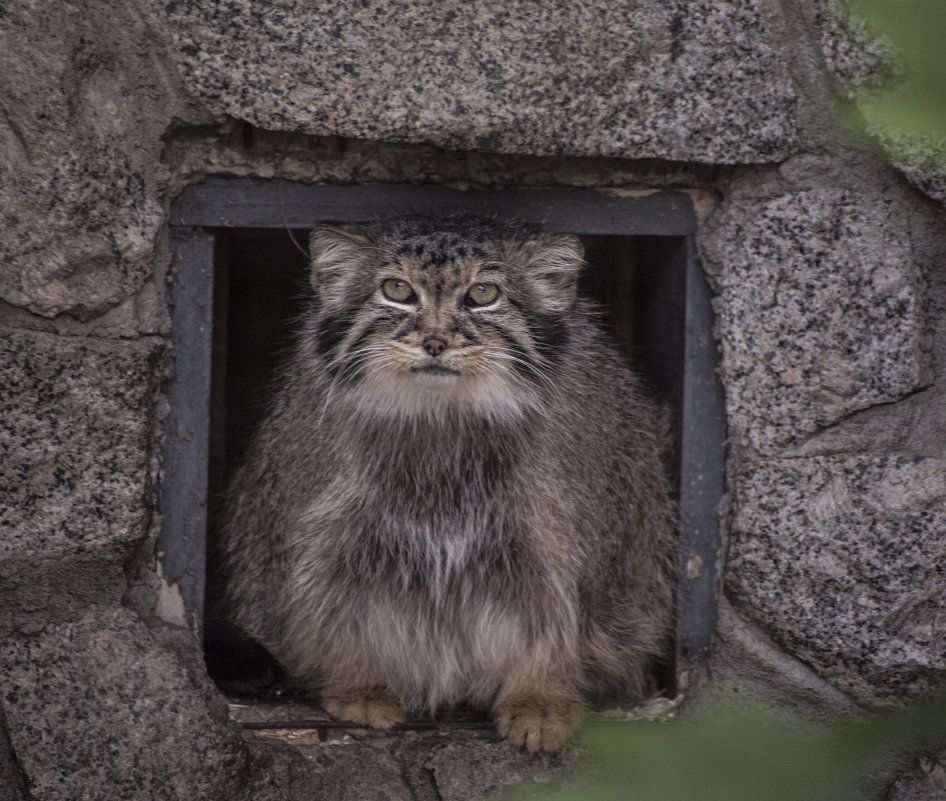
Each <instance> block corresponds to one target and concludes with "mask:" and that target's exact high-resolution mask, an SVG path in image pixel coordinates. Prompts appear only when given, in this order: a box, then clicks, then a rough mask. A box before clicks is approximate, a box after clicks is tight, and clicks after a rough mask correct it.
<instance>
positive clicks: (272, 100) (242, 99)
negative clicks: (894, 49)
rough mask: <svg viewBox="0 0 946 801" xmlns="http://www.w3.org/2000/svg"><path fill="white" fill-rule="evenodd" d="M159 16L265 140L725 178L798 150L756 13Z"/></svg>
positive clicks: (669, 8) (489, 8) (446, 10)
mask: <svg viewBox="0 0 946 801" xmlns="http://www.w3.org/2000/svg"><path fill="white" fill-rule="evenodd" d="M164 5H165V8H166V10H167V13H168V15H169V18H170V25H171V26H172V27H173V30H174V34H175V41H176V44H177V52H178V58H179V62H180V65H181V74H182V76H183V79H184V81H185V83H186V84H187V86H188V87H189V88H190V89H191V90H192V91H194V92H196V93H197V94H198V95H199V96H200V97H201V98H203V99H204V100H205V102H206V103H207V105H208V106H209V107H210V108H211V109H213V110H214V111H215V112H217V113H221V114H229V115H231V116H233V117H237V118H239V119H243V120H247V121H248V122H250V123H252V124H253V125H256V126H259V127H261V128H269V129H276V130H294V131H300V132H304V133H309V134H317V135H323V134H335V135H342V136H348V137H353V138H362V139H383V140H387V141H395V142H430V143H432V144H435V145H438V146H441V147H447V148H454V149H472V150H490V151H494V152H506V153H533V154H549V155H558V154H570V155H605V156H615V155H616V156H624V157H631V158H645V157H655V158H663V159H670V160H677V161H683V160H692V161H703V162H714V161H715V162H724V163H738V162H760V161H775V160H778V159H780V158H784V157H785V156H786V155H787V154H788V153H790V152H792V151H793V150H795V149H796V146H797V143H796V120H795V106H796V99H797V97H796V95H797V92H796V88H795V87H794V85H793V83H792V79H791V75H790V70H789V68H788V65H787V64H786V62H785V61H784V59H783V57H782V54H781V52H780V51H779V49H778V46H777V44H776V41H777V39H778V37H779V36H780V35H781V33H782V31H781V28H780V25H781V13H780V11H779V9H778V8H777V7H776V4H775V3H772V2H767V0H723V1H722V2H720V0H697V1H696V2H688V1H686V0H672V2H660V3H653V2H641V0H637V1H636V2H626V3H599V2H578V3H575V2H571V0H555V1H554V2H545V3H541V4H536V3H533V2H528V0H513V2H510V1H509V0H490V2H485V3H476V4H463V3H460V4H452V3H448V4H444V3H437V2H430V1H429V0H422V2H395V3H391V2H387V1H386V0H372V1H371V2H367V3H363V4H359V5H358V6H352V5H351V4H344V3H343V4H339V3H333V2H327V1H326V0H321V1H320V2H315V3H311V2H310V3H300V2H297V1H296V0H284V1H283V2H280V3H277V4H273V3H270V2H261V0H237V1H236V2H234V0H205V2H201V3H185V2H178V0H166V1H165V3H164ZM470 42H476V45H475V46H474V47H470ZM382 86H383V90H382V89H381V87H382Z"/></svg>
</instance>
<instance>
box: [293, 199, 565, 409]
mask: <svg viewBox="0 0 946 801" xmlns="http://www.w3.org/2000/svg"><path fill="white" fill-rule="evenodd" d="M311 242H312V252H313V269H312V285H313V288H314V289H315V292H316V296H317V298H318V343H319V350H320V351H321V353H322V355H323V356H324V357H325V359H326V361H327V364H328V365H329V370H330V372H331V373H332V375H333V380H335V381H336V383H337V384H338V385H339V386H340V387H342V388H344V389H345V390H346V391H348V394H349V396H356V397H357V398H358V399H360V400H363V402H364V404H365V405H366V406H367V407H369V408H371V409H372V410H373V411H375V412H379V413H392V414H399V415H410V414H416V413H418V412H425V411H434V412H437V411H441V410H443V409H446V408H449V407H454V408H461V409H462V408H468V409H476V410H478V411H480V412H484V413H487V414H490V415H501V416H508V415H510V414H520V413H521V411H522V409H524V408H526V407H527V406H529V405H530V404H532V403H534V402H535V400H536V399H537V398H538V397H539V395H540V394H541V392H542V391H543V384H546V383H548V382H550V381H551V380H552V377H553V373H554V368H555V363H556V360H557V358H558V355H559V353H560V351H561V350H562V348H563V346H564V344H565V343H564V341H563V340H564V339H565V338H567V336H568V334H567V326H566V325H565V317H564V316H565V315H566V314H568V312H569V311H570V310H571V309H572V307H573V305H574V302H575V284H576V279H577V273H578V270H579V269H580V267H581V266H582V252H581V245H580V243H578V241H577V239H575V238H574V237H567V236H549V235H541V234H536V233H535V232H533V231H529V230H524V229H521V228H519V227H516V226H513V225H509V224H500V223H496V222H493V221H489V220H485V219H483V218H479V217H470V216H454V217H448V218H441V219H430V218H419V217H416V218H403V219H398V220H392V221H390V222H387V223H379V224H375V225H371V226H364V227H360V228H345V229H338V228H318V229H316V230H315V231H314V232H313V235H312V240H311Z"/></svg>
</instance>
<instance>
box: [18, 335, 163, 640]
mask: <svg viewBox="0 0 946 801" xmlns="http://www.w3.org/2000/svg"><path fill="white" fill-rule="evenodd" d="M162 347H163V345H162V343H161V342H160V341H156V340H143V341H135V342H123V343H117V342H105V341H97V340H93V339H85V338H79V337H56V336H52V335H49V334H39V333H29V332H22V331H20V332H17V331H10V330H0V387H2V388H3V389H2V390H0V419H2V420H3V421H4V422H3V427H2V429H0V528H2V530H3V532H4V535H3V537H2V538H0V591H2V598H3V602H2V603H0V633H4V632H6V631H9V630H10V629H11V628H18V627H24V626H25V627H28V628H29V627H31V626H35V625H41V621H44V620H49V619H50V618H57V617H60V616H63V615H68V614H70V612H71V611H72V610H73V609H75V608H76V606H77V605H78V606H81V605H83V604H86V603H90V602H92V601H95V600H98V601H101V600H103V598H109V599H111V600H112V601H113V602H117V599H118V598H119V597H120V596H121V592H122V590H123V588H124V581H123V580H122V570H123V566H124V565H125V563H126V562H127V561H128V559H129V557H130V556H131V554H132V553H133V551H134V550H135V549H136V548H137V547H138V544H139V543H140V542H141V540H142V539H143V538H144V537H145V535H146V533H147V530H148V525H149V521H150V513H149V511H148V507H147V503H148V501H149V499H150V489H151V488H150V467H151V465H150V452H151V436H152V422H153V415H152V409H153V406H154V403H155V389H156V386H157V378H158V375H157V369H158V356H159V354H160V350H161V348H162Z"/></svg>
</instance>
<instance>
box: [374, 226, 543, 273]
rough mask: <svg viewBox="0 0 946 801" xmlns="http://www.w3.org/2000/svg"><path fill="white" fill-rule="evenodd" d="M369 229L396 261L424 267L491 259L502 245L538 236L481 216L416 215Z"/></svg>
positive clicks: (525, 227)
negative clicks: (409, 260)
mask: <svg viewBox="0 0 946 801" xmlns="http://www.w3.org/2000/svg"><path fill="white" fill-rule="evenodd" d="M366 228H367V230H368V232H369V234H371V235H373V236H374V238H375V239H376V240H377V242H378V244H379V245H380V246H381V247H382V248H386V249H387V250H388V251H389V252H391V253H393V254H394V255H395V257H398V256H400V257H404V256H409V257H412V258H413V259H415V260H417V261H418V262H420V264H421V266H424V267H443V266H445V265H447V264H450V263H455V262H458V261H464V260H469V259H489V258H491V257H494V256H495V253H496V250H497V247H498V245H499V243H500V242H503V241H509V240H513V241H516V240H518V241H523V240H525V239H527V238H529V237H531V236H533V235H534V234H535V232H536V229H534V228H533V227H531V226H526V225H522V224H520V223H517V222H514V221H509V220H497V219H494V218H492V217H487V216H485V215H477V214H449V215H439V216H438V215H412V216H407V217H397V218H393V219H389V220H385V221H382V222H378V223H373V224H371V225H368V226H366Z"/></svg>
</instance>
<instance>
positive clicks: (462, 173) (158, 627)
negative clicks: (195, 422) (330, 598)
mask: <svg viewBox="0 0 946 801" xmlns="http://www.w3.org/2000/svg"><path fill="white" fill-rule="evenodd" d="M845 15H846V3H844V2H840V1H839V0H726V1H725V2H718V1H716V2H711V1H710V0H697V1H696V2H693V1H692V0H689V1H688V2H684V1H683V0H670V1H668V0H660V1H659V2H658V1H657V0H626V2H623V3H617V4H615V3H603V2H600V0H599V2H588V3H582V2H577V3H576V2H572V1H571V0H569V1H568V2H566V0H560V1H559V2H549V3H542V4H535V3H531V2H516V1H515V0H514V1H513V2H509V0H504V1H503V2H498V1H497V2H489V1H487V2H482V3H476V4H452V3H437V2H428V1H427V0H405V1H404V2H397V3H392V2H380V0H378V1H377V2H365V3H360V4H355V5H348V4H341V5H338V4H331V3H326V2H321V0H318V1H316V2H309V3H302V2H298V0H280V2H265V3H264V2H261V0H200V2H189V3H188V2H178V1H177V0H164V2H159V0H129V1H128V2H125V3H120V4H115V3H108V2H105V0H83V2H79V3H74V4H56V3H52V4H50V3H35V2H31V0H12V2H8V3H6V4H5V6H4V8H3V10H2V11H0V41H2V43H3V47H2V48H0V348H2V352H3V355H2V357H0V387H2V389H0V408H2V410H3V426H2V430H0V524H2V529H0V530H2V532H3V537H2V540H0V636H2V637H3V644H2V650H0V690H2V691H0V789H2V790H3V793H0V794H2V795H3V797H4V798H7V797H9V798H11V799H15V800H16V801H20V799H28V798H35V799H73V798H77V797H82V798H140V799H152V798H153V799H172V798H182V799H184V798H187V799H191V798H204V799H215V798H220V799H223V798H227V799H230V800H231V801H234V800H235V799H243V798H246V799H249V798H254V799H267V798H274V799H275V798H296V799H309V798H327V797H333V798H334V797H348V796H350V797H368V794H367V790H366V788H372V787H373V788H375V789H376V790H377V789H378V788H384V787H387V788H388V790H389V792H388V790H385V792H388V795H385V796H384V797H398V798H411V797H415V798H424V797H435V796H436V795H437V794H439V795H440V797H442V798H448V797H449V798H454V797H456V798H459V797H462V794H463V790H462V788H463V787H464V786H468V787H472V785H470V784H469V781H467V780H464V778H463V777H464V775H469V774H463V772H462V769H463V766H464V765H467V766H468V765H469V764H472V763H474V762H475V761H476V760H480V761H481V763H482V764H486V763H489V765H492V766H493V767H492V768H490V769H489V770H492V771H493V772H492V773H490V772H489V770H486V769H485V768H484V769H483V770H485V773H483V772H482V771H481V773H480V779H482V776H483V775H488V776H492V777H495V779H494V780H491V781H492V783H493V784H501V783H502V782H503V781H506V780H508V779H509V777H513V778H515V777H519V778H521V777H523V776H526V775H528V774H529V772H530V771H535V770H539V769H542V768H543V767H545V765H536V764H533V763H530V762H528V760H525V758H524V757H521V756H519V755H516V754H513V753H511V752H508V751H507V750H505V749H506V746H505V745H504V744H502V743H495V742H485V743H480V744H479V745H471V744H470V743H464V742H458V743H453V744H450V745H444V744H442V743H441V744H440V745H437V744H436V743H427V745H425V746H424V748H426V749H427V750H423V749H421V747H420V746H416V747H415V746H414V745H412V744H411V743H410V742H407V741H406V740H404V741H401V742H394V743H393V744H392V743H388V745H383V746H382V745H379V744H377V743H375V744H373V745H370V746H366V748H368V750H367V751H364V750H363V751H361V752H359V751H357V748H356V750H349V751H345V752H344V754H345V756H340V754H342V752H332V754H329V752H325V754H324V755H323V756H322V757H317V758H312V759H305V758H303V757H302V756H300V753H299V752H297V751H294V750H292V749H288V748H284V747H280V746H278V745H276V744H273V743H267V742H264V741H262V740H260V739H259V738H256V737H253V736H250V735H245V734H243V733H241V732H240V731H239V730H238V729H237V728H236V727H234V726H233V725H232V724H230V723H229V722H228V721H227V716H226V710H225V706H224V704H223V701H222V698H221V697H220V696H219V694H217V692H216V691H215V689H214V688H213V686H212V685H211V684H210V682H209V681H208V679H207V677H206V674H205V672H204V669H203V665H202V662H201V659H200V654H199V647H198V644H197V642H196V640H195V638H194V637H193V635H192V634H191V633H190V632H189V631H188V630H186V629H183V628H180V627H178V626H175V625H174V624H173V623H168V622H167V620H166V618H169V617H172V616H170V615H168V614H167V613H166V610H167V608H168V606H167V603H166V601H167V592H166V587H165V586H164V584H163V582H162V580H161V578H160V577H159V576H158V573H157V568H156V561H155V553H154V550H155V546H154V543H155V536H156V531H157V528H158V526H159V524H160V521H158V520H157V519H156V517H155V514H154V499H153V496H154V487H155V483H156V481H157V480H159V477H160V473H159V465H157V464H156V462H155V454H156V453H157V451H158V443H159V442H160V440H161V437H162V436H163V435H164V432H163V430H162V420H163V416H164V408H163V399H162V394H161V381H162V375H163V371H164V366H165V360H166V355H167V347H168V334H169V330H168V329H169V316H168V313H167V307H166V298H165V288H166V283H167V276H166V273H167V269H168V265H169V262H170V255H169V253H168V244H167V226H166V220H167V213H168V209H169V205H170V203H171V201H172V200H173V198H174V197H175V195H176V194H177V193H178V192H179V191H180V190H181V189H182V188H183V187H184V186H186V185H187V184H188V183H190V182H192V181H196V180H199V179H200V178H201V177H202V176H203V175H206V174H208V173H229V174H234V175H255V176H262V177H271V176H278V177H286V178H292V179H296V180H305V181H324V182H358V181H382V182H383V181H398V182H401V181H410V182H418V183H445V184H450V185H454V186H459V187H466V186H488V185H516V184H532V185H580V186H617V187H626V188H631V189H643V188H655V187H657V188H659V187H676V188H690V189H700V190H704V191H705V192H706V193H707V194H708V193H711V194H712V195H713V196H714V197H716V198H717V199H718V202H716V203H714V204H712V208H710V207H709V206H707V207H706V208H704V209H703V211H704V212H705V214H704V219H703V220H702V221H701V233H700V237H699V246H700V251H701V257H702V260H703V264H704V267H705V269H706V272H707V274H708V276H709V277H710V281H711V284H712V287H713V291H714V295H715V308H716V313H717V331H716V334H717V337H718V340H719V345H720V349H721V354H722V367H721V378H722V381H723V384H724V388H725V393H726V403H727V417H728V420H727V422H728V427H729V435H730V445H729V453H728V490H729V492H728V496H727V498H725V499H723V501H724V502H723V503H722V504H721V520H722V528H723V535H724V537H723V539H724V546H725V552H726V553H725V555H726V560H725V567H724V568H723V571H722V576H721V579H722V581H721V584H722V596H721V599H720V623H719V626H718V630H717V637H716V641H715V645H714V653H713V657H712V660H711V662H710V665H709V666H708V667H709V674H710V677H711V679H712V682H711V684H712V686H713V687H717V688H719V689H720V691H727V690H733V691H736V690H738V691H739V692H741V693H746V692H757V693H763V694H765V695H766V696H767V697H772V698H780V699H783V700H784V701H786V702H787V703H791V704H792V705H794V706H796V707H799V708H807V709H811V710H814V711H822V712H823V711H825V710H827V711H832V710H833V711H840V710H844V709H846V708H850V707H851V706H852V705H854V704H877V703H881V704H883V703H891V702H895V701H896V700H898V699H900V698H903V697H904V696H907V695H910V694H915V693H919V692H921V691H923V690H924V689H926V688H928V687H929V686H931V685H932V683H933V682H934V681H936V679H937V676H941V675H942V672H943V670H944V668H946V656H944V654H946V622H944V614H943V611H942V610H943V605H944V601H946V569H944V565H946V536H944V533H943V532H944V529H946V458H944V456H943V450H942V442H943V441H944V440H946V271H944V266H943V264H942V260H943V252H944V246H946V228H944V215H943V209H942V206H941V205H940V203H939V201H942V200H943V198H944V197H946V193H943V192H942V189H941V187H942V182H941V181H940V180H939V178H938V177H937V176H936V175H934V174H930V173H928V172H924V171H923V170H922V169H921V168H919V167H917V166H916V165H915V164H909V163H906V162H905V161H904V160H905V158H906V157H905V156H904V154H903V152H901V151H896V152H894V151H893V150H891V151H889V153H888V151H885V150H884V147H890V143H889V142H878V141H875V140H871V139H870V138H868V137H866V136H865V135H864V134H863V132H861V131H860V130H858V128H857V126H856V125H852V124H850V123H849V122H847V121H849V120H850V119H851V118H852V115H851V114H850V113H849V112H851V111H852V110H854V109H855V105H854V104H856V102H857V98H858V92H859V91H860V89H861V88H862V87H864V86H869V85H871V82H872V81H874V82H875V81H876V80H877V79H878V76H882V73H883V71H884V69H886V67H885V64H886V63H887V62H886V61H885V59H886V58H887V56H886V55H885V51H884V49H883V47H881V46H878V45H877V43H876V41H875V40H873V39H871V38H870V37H869V36H866V35H865V34H864V32H863V31H861V30H860V29H859V28H857V26H856V25H853V24H852V23H851V22H850V20H849V19H848V18H847V17H846V16H845ZM898 166H899V167H900V168H902V169H897V167H898ZM379 749H380V750H379ZM385 749H386V750H385ZM438 749H439V750H438ZM382 752H383V754H382ZM359 753H360V754H361V756H360V757H359V756H358V754H359ZM379 754H380V755H379ZM346 760H347V761H346ZM359 760H360V761H359ZM365 760H367V762H366V761H365ZM366 764H371V765H374V768H372V771H373V772H372V771H368V772H365V767H364V766H365V765H366ZM346 765H347V766H348V767H347V768H346V767H345V766H346ZM418 765H421V766H426V767H423V769H421V768H418ZM497 766H498V767H497ZM927 767H928V768H929V766H927ZM346 771H347V772H346ZM359 771H361V773H360V775H361V780H360V781H361V783H360V784H357V783H356V784H347V785H346V784H345V782H344V781H342V780H341V779H340V778H339V777H340V776H341V775H346V776H349V775H359ZM438 771H439V772H438ZM937 771H938V773H937ZM941 773H942V769H941V768H936V767H932V768H929V769H925V768H924V770H919V769H917V770H914V771H913V772H912V773H911V774H909V775H905V776H904V777H903V779H902V780H901V782H900V783H899V784H898V786H897V787H896V788H895V790H894V791H893V792H894V793H895V797H897V798H898V799H900V798H903V799H907V798H910V797H925V796H922V795H921V794H922V793H923V792H929V787H928V785H929V782H930V781H933V779H930V776H935V775H940V774H941ZM405 777H407V778H405ZM411 777H414V778H411ZM431 777H432V778H431ZM504 777H505V778H504ZM398 782H399V783H398ZM464 782H466V783H464ZM924 782H926V785H924ZM489 786H492V785H491V784H486V785H484V784H483V783H482V781H481V782H480V784H477V785H476V789H477V790H485V789H488V787H489ZM346 787H347V791H346ZM924 787H926V789H923V788H924ZM346 792H347V793H348V795H346ZM379 792H380V790H379ZM431 794H433V795H431ZM379 797H380V796H379Z"/></svg>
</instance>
